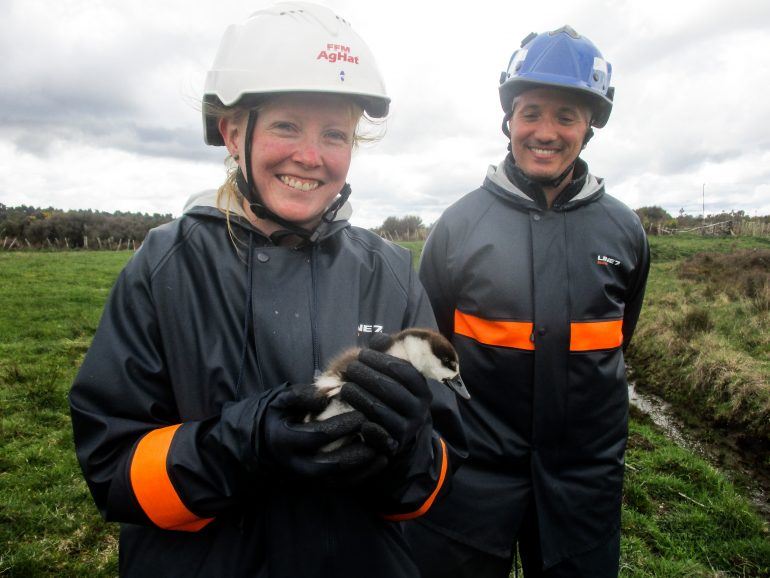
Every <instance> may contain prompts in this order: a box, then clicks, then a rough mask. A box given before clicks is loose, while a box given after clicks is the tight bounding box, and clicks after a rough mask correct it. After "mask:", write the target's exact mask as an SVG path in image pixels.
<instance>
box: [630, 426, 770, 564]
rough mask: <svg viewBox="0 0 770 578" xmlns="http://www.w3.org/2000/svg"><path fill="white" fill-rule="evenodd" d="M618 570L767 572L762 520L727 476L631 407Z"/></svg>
mask: <svg viewBox="0 0 770 578" xmlns="http://www.w3.org/2000/svg"><path fill="white" fill-rule="evenodd" d="M632 416H633V419H632V420H631V423H630V426H629V441H628V451H627V453H626V477H625V483H624V491H623V494H624V495H623V515H622V516H623V517H622V542H621V576H629V577H630V576H634V577H636V576H682V577H685V576H693V577H695V576H702V577H707V576H708V577H713V576H768V575H770V540H769V539H768V529H767V525H766V524H765V523H763V522H762V521H761V520H760V519H759V518H758V517H757V515H756V514H755V513H754V512H753V511H752V510H751V508H750V506H749V505H748V503H747V502H746V500H745V499H744V498H743V497H742V496H741V495H740V494H739V493H738V492H737V491H736V489H735V487H734V486H733V485H732V484H731V483H730V482H729V481H728V480H727V478H726V477H725V476H724V475H723V474H722V473H720V472H718V471H717V470H715V469H714V468H713V467H711V466H710V465H709V464H707V463H706V462H704V461H703V460H701V459H700V458H697V457H695V456H694V455H693V454H691V453H689V452H687V451H686V450H684V449H682V448H680V447H678V446H676V445H673V444H672V443H671V442H669V441H668V440H667V439H666V438H665V437H664V436H663V435H662V434H661V433H660V432H659V431H658V430H657V429H656V428H655V427H654V426H653V425H652V423H651V422H649V421H648V420H647V418H645V417H644V416H643V415H641V414H639V413H638V412H632Z"/></svg>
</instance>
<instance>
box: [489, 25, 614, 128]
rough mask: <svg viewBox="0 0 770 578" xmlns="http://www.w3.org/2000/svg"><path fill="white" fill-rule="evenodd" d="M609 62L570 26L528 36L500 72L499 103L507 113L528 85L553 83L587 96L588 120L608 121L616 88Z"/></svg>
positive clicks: (600, 122) (600, 124) (599, 124)
mask: <svg viewBox="0 0 770 578" xmlns="http://www.w3.org/2000/svg"><path fill="white" fill-rule="evenodd" d="M611 77H612V65H610V63H609V62H607V61H606V60H604V58H603V57H602V54H601V52H599V50H598V49H597V48H596V46H594V44H593V43H592V42H591V41H590V40H588V38H586V37H585V36H581V35H580V34H578V33H577V32H575V30H573V29H572V28H571V27H570V26H563V27H561V28H559V29H558V30H553V31H551V32H543V33H542V34H535V33H534V32H533V33H531V34H530V35H529V36H527V37H526V38H525V39H524V40H523V41H522V43H521V48H519V49H518V50H517V51H516V52H514V53H513V56H511V60H510V62H509V63H508V70H507V71H505V72H503V73H502V74H501V75H500V103H501V104H502V105H503V110H504V111H505V114H506V115H510V113H511V109H512V106H513V99H514V98H515V97H516V96H517V95H519V94H521V93H522V92H524V91H525V90H528V89H530V88H535V87H538V86H553V87H559V88H564V89H567V90H572V91H575V92H577V93H580V94H583V95H585V96H587V97H588V99H589V102H590V103H591V105H592V108H593V118H592V119H591V124H592V125H593V126H595V127H597V128H601V127H603V126H604V125H605V124H607V119H608V118H609V117H610V112H611V111H612V97H613V96H614V94H615V88H614V87H612V86H610V78H611Z"/></svg>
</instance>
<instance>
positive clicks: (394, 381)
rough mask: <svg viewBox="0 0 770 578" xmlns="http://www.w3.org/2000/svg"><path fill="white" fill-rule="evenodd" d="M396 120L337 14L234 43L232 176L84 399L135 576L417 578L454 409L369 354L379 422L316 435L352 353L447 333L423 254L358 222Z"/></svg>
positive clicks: (94, 454) (86, 368)
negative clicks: (369, 132)
mask: <svg viewBox="0 0 770 578" xmlns="http://www.w3.org/2000/svg"><path fill="white" fill-rule="evenodd" d="M388 103H389V100H388V98H387V96H386V95H385V92H384V88H383V84H382V80H381V78H380V75H379V72H378V71H377V68H376V66H375V64H374V62H373V59H372V57H371V54H370V53H369V50H368V49H367V47H366V45H365V44H364V43H363V41H362V40H361V39H360V38H359V37H358V36H357V35H356V34H355V33H354V32H353V31H352V29H351V28H350V25H349V24H348V23H347V22H346V21H345V20H343V19H341V18H340V17H338V16H336V15H335V14H334V13H332V12H331V11H329V10H328V9H326V8H323V7H320V6H316V5H313V4H308V3H283V4H277V5H275V6H273V7H271V8H269V9H266V10H262V11H260V12H257V13H255V14H254V15H252V17H251V18H249V19H248V20H247V21H246V22H245V23H244V24H242V25H237V26H231V27H230V28H229V29H228V30H227V32H226V33H225V36H224V38H223V40H222V44H221V46H220V50H219V53H218V55H217V58H216V60H215V63H214V67H213V70H212V71H211V72H210V73H209V75H208V77H207V82H206V91H205V96H204V111H203V114H204V131H205V140H206V142H207V143H208V144H212V145H224V146H226V147H227V150H228V152H229V153H230V156H231V158H232V163H234V171H233V172H232V174H231V175H230V176H229V177H228V179H227V181H226V183H225V184H224V185H223V187H222V188H221V189H220V191H219V193H218V194H217V195H214V196H212V198H207V195H205V194H204V195H200V196H198V197H197V198H194V199H192V200H191V202H189V203H188V206H187V208H186V211H185V213H184V215H183V216H182V217H181V218H179V219H177V220H175V221H173V222H172V223H169V224H167V225H164V226H162V227H159V228H158V229H155V230H153V231H151V232H150V234H149V235H148V237H147V239H146V240H145V243H144V244H143V246H142V248H141V250H140V251H138V252H137V253H136V254H135V255H134V257H133V258H132V260H131V261H130V262H129V263H128V265H127V266H126V268H125V269H124V271H123V272H122V273H121V275H120V277H119V279H118V281H117V283H116V285H115V287H114V289H113V291H112V293H111V295H110V298H109V300H108V302H107V305H106V307H105V311H104V315H103V318H102V320H101V323H100V326H99V328H98V330H97V333H96V335H95V337H94V341H93V344H92V346H91V348H90V350H89V352H88V354H87V355H86V358H85V360H84V362H83V365H82V367H81V369H80V371H79V373H78V376H77V378H76V380H75V383H74V384H73V387H72V391H71V393H70V404H71V410H72V419H73V427H74V433H75V443H76V447H77V453H78V458H79V460H80V464H81V466H82V468H83V471H84V474H85V477H86V480H87V482H88V485H89V488H90V490H91V492H92V494H93V496H94V500H95V501H96V504H97V506H98V507H99V509H100V511H101V512H102V515H103V516H104V517H105V518H106V519H107V520H113V521H119V522H121V537H120V570H121V574H122V575H125V576H139V575H142V576H145V575H148V574H150V573H151V574H152V575H158V576H270V577H274V576H286V577H288V576H291V577H300V576H362V575H364V574H366V575H367V576H382V577H386V576H387V577H392V576H418V573H417V570H416V569H415V567H414V565H413V563H412V562H411V559H410V556H409V554H408V548H407V547H406V546H405V544H404V542H403V540H402V538H401V534H400V531H399V528H398V525H397V524H396V522H397V521H400V520H404V519H410V518H413V517H416V516H419V515H421V514H423V513H424V512H425V511H427V510H428V508H429V507H430V505H431V504H432V503H433V501H434V500H435V498H436V497H437V496H438V495H439V494H441V493H442V491H445V489H446V487H447V479H446V478H447V476H446V475H445V472H446V471H447V468H448V466H452V467H453V466H455V465H456V461H457V460H456V459H455V458H456V457H457V455H458V454H459V453H462V449H461V447H462V445H463V444H464V438H463V436H462V430H461V429H459V422H458V421H457V420H458V418H457V407H456V402H455V400H454V398H453V394H450V392H449V390H448V389H444V388H441V387H436V388H435V389H434V388H433V384H428V383H426V381H425V379H424V378H423V377H422V376H421V375H419V374H418V373H417V372H416V370H414V368H413V367H411V365H409V364H407V363H406V362H401V361H400V360H397V359H395V358H392V357H389V356H387V355H384V354H380V353H376V352H374V351H372V350H368V349H364V351H363V352H362V353H361V355H360V357H359V361H356V362H354V364H353V365H351V367H350V372H351V375H354V376H355V382H356V383H355V384H353V386H351V387H353V388H355V394H356V395H355V396H352V397H351V398H350V400H349V401H350V403H351V404H352V405H354V407H361V409H362V410H364V412H365V413H366V416H364V414H363V413H361V412H358V411H356V412H351V413H348V414H343V415H341V416H338V417H336V418H332V419H330V420H327V421H323V422H309V423H304V419H303V418H304V416H306V415H307V414H308V413H313V412H316V411H318V410H320V409H322V407H323V405H324V403H325V401H324V400H322V399H318V397H316V396H315V395H314V389H313V388H312V386H310V385H302V384H309V383H311V382H312V380H313V378H314V375H316V374H317V373H318V372H319V371H320V370H321V369H323V367H324V366H325V365H326V364H327V363H328V361H329V360H330V359H331V358H332V357H334V356H335V355H336V354H338V353H339V352H341V351H342V350H344V349H346V348H348V347H350V346H355V345H357V346H361V347H366V346H367V345H368V343H369V339H370V338H371V337H372V335H373V333H372V332H379V331H382V332H395V331H398V330H400V329H402V328H404V327H407V326H413V325H417V326H426V325H427V326H433V325H434V320H433V316H432V313H431V312H430V306H429V304H428V302H427V300H426V299H425V297H424V295H423V291H422V288H421V287H420V285H419V282H418V281H417V280H416V278H415V275H414V273H413V271H412V268H411V260H410V256H409V254H408V252H406V251H405V250H403V249H400V248H398V247H396V246H393V245H391V244H389V243H386V242H385V241H383V240H381V239H380V238H379V237H377V236H375V235H373V234H371V233H369V232H367V231H364V230H361V229H358V228H355V227H351V226H350V224H349V223H348V222H347V220H346V219H347V216H349V214H350V209H349V205H348V203H347V198H348V195H349V194H350V187H349V186H348V185H347V184H346V182H345V181H346V176H347V173H348V168H349V165H350V160H351V152H352V148H353V145H354V142H355V140H356V138H357V136H356V127H357V125H358V121H359V119H360V118H361V116H362V114H363V113H366V114H367V115H368V116H370V117H374V118H379V117H384V116H385V115H386V114H387V111H388ZM346 387H347V386H346ZM362 399H363V400H364V401H363V402H362V401H361V400H362ZM429 405H430V408H429ZM372 408H376V409H375V410H372ZM432 414H433V415H436V416H439V415H440V416H441V423H440V424H439V423H438V421H437V422H436V425H435V428H434V423H433V418H432ZM436 430H441V432H442V434H443V437H442V436H439V435H438V433H437V431H436ZM355 433H361V434H362V436H358V437H357V439H358V440H359V441H356V442H353V443H351V444H348V445H344V446H343V447H341V448H339V449H338V450H335V451H333V452H319V451H318V450H319V449H320V448H321V447H323V446H325V445H327V444H328V443H330V442H333V441H334V440H337V439H339V438H342V437H345V436H350V434H355ZM362 439H363V440H364V441H361V440H362ZM450 470H451V468H450Z"/></svg>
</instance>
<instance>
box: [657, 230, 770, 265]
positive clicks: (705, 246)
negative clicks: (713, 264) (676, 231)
mask: <svg viewBox="0 0 770 578" xmlns="http://www.w3.org/2000/svg"><path fill="white" fill-rule="evenodd" d="M649 239H650V254H651V255H652V262H653V263H662V262H664V261H675V260H678V259H685V258H687V257H692V256H693V255H695V254H696V253H702V252H705V251H709V252H715V253H732V252H733V251H737V250H740V249H753V248H755V247H764V248H766V249H770V238H767V237H702V236H700V235H691V234H681V235H676V236H650V237H649Z"/></svg>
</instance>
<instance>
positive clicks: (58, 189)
mask: <svg viewBox="0 0 770 578" xmlns="http://www.w3.org/2000/svg"><path fill="white" fill-rule="evenodd" d="M323 3H325V4H326V5H327V6H329V7H330V8H332V9H333V10H335V11H336V12H338V13H339V14H340V15H341V16H343V17H345V18H346V19H347V20H348V21H350V22H351V23H352V25H353V27H354V28H355V29H356V30H357V32H358V33H359V34H360V35H361V36H362V37H363V38H364V39H365V40H366V42H367V43H368V44H369V46H370V48H371V49H372V51H373V52H374V54H375V57H376V58H377V60H378V63H379V65H380V68H381V70H382V72H383V75H384V76H385V81H386V84H387V88H388V92H389V94H390V96H391V98H392V105H391V114H390V117H389V120H388V122H387V133H386V135H385V137H384V138H383V139H382V141H380V142H379V143H377V144H376V145H374V146H367V147H364V148H363V149H360V150H358V151H357V152H356V153H355V154H354V158H353V162H352V165H351V170H350V174H349V179H348V180H349V182H350V184H351V186H352V188H353V197H352V198H351V200H352V201H353V206H354V215H353V219H352V221H353V223H354V224H357V225H361V226H364V227H372V226H376V225H378V224H380V223H381V222H382V221H383V220H384V218H385V217H387V216H389V215H406V214H417V215H419V216H421V217H422V218H423V220H424V221H425V222H426V223H431V222H433V221H434V220H435V219H436V218H437V217H438V216H439V215H440V214H441V211H442V210H443V209H444V208H445V207H446V206H447V205H449V204H450V203H451V202H453V201H455V200H456V199H458V198H459V197H460V196H462V195H463V194H465V193H467V192H469V191H470V190H472V189H475V188H476V187H478V186H479V185H480V184H481V182H482V180H483V178H484V175H485V173H486V169H487V167H488V165H490V164H497V163H498V162H499V161H500V160H501V159H502V158H503V156H504V154H505V147H506V140H505V137H504V136H503V134H502V132H501V131H500V123H501V120H502V110H501V108H500V103H499V99H498V93H497V85H498V79H499V77H500V72H501V71H502V70H503V69H505V67H506V66H507V63H508V59H509V58H510V56H511V53H512V52H513V51H514V50H515V49H516V48H517V47H518V46H519V43H520V41H521V39H522V38H523V37H524V36H526V35H527V34H528V33H529V32H530V31H538V32H540V31H545V30H552V29H555V28H559V27H561V26H562V25H564V24H570V25H571V26H572V27H573V28H575V29H576V30H577V31H578V32H580V33H581V34H583V35H585V36H587V37H588V38H590V39H591V40H592V41H593V42H594V44H596V45H597V46H598V47H599V49H600V50H601V52H602V53H603V55H604V57H605V58H606V59H607V60H608V61H609V62H611V63H612V66H613V77H612V84H613V85H614V86H615V87H616V93H615V107H614V109H613V111H612V116H611V117H610V120H609V123H608V124H607V126H606V127H605V128H604V129H601V130H598V131H597V135H596V137H595V138H594V140H593V141H592V142H591V143H590V144H589V146H588V148H587V149H586V150H585V151H584V153H583V158H585V159H586V160H587V161H588V163H589V167H590V169H591V172H593V173H594V174H596V175H598V176H601V177H605V179H606V182H607V190H608V192H609V193H610V194H612V195H614V196H616V197H618V198H620V199H621V200H622V201H623V202H625V203H626V204H627V205H629V206H630V207H632V208H636V207H640V206H648V205H659V206H662V207H664V208H665V209H666V210H668V211H669V212H670V213H672V214H676V213H678V211H679V210H680V208H684V209H685V211H686V212H688V213H691V214H700V213H701V203H702V195H703V192H704V186H705V206H706V212H707V213H713V212H718V211H721V210H728V211H729V210H739V209H742V210H744V211H746V212H747V213H749V214H750V215H765V214H770V97H769V96H768V93H769V92H770V2H767V1H765V0H712V1H708V0H701V1H700V2H697V3H695V2H692V3H691V2H686V3H685V2H682V3H678V2H673V1H672V0H644V1H638V0H548V1H547V2H522V1H520V0H519V1H516V0H507V1H490V0H475V1H474V2H466V3H462V4H461V5H460V7H457V8H450V7H449V6H450V3H448V2H445V1H442V2H432V1H420V0H408V1H407V0H389V1H381V0H380V1H376V2H372V1H368V0H326V1H325V2H323ZM265 4H268V2H261V1H254V2H248V1H242V0H217V1H216V2H214V1H205V2H203V1H201V2H189V1H182V0H131V1H128V2H116V1H113V0H109V1H108V0H57V1H53V0H0V55H2V58H0V79H2V89H1V90H0V203H4V204H6V205H9V206H15V205H20V204H26V205H33V206H39V207H48V206H53V207H56V208H61V209H87V208H91V209H98V210H104V211H114V210H121V211H141V212H148V213H154V212H159V213H172V214H173V215H175V216H176V215H179V214H180V212H181V210H182V207H183V206H184V202H185V200H186V198H187V197H188V196H189V195H190V194H193V193H196V192H198V191H201V190H204V189H212V188H216V187H218V186H219V185H220V184H221V182H222V181H223V179H224V175H225V172H224V166H223V163H222V160H223V157H224V149H222V148H219V147H208V146H206V145H205V144H204V142H203V137H202V130H201V120H200V108H199V106H200V105H199V100H200V95H201V92H202V88H203V81H204V78H205V74H206V71H207V69H208V68H209V67H210V65H211V63H212V61H213V58H214V54H215V52H216V49H217V46H218V44H219V40H220V38H221V35H222V33H223V32H224V29H225V28H226V26H227V24H229V23H231V22H236V21H242V20H243V19H245V18H246V17H247V16H248V15H249V14H251V12H253V11H254V10H255V9H257V8H259V7H262V6H264V5H265Z"/></svg>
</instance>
